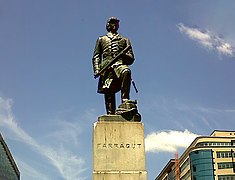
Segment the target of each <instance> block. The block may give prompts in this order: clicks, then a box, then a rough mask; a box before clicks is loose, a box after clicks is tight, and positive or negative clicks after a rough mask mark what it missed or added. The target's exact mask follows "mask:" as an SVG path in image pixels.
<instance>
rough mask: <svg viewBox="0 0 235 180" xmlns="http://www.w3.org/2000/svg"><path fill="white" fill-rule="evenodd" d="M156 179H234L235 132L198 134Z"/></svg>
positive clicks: (218, 131)
mask: <svg viewBox="0 0 235 180" xmlns="http://www.w3.org/2000/svg"><path fill="white" fill-rule="evenodd" d="M155 180H235V131H221V130H215V131H213V132H212V134H211V135H210V136H200V137H197V138H196V139H195V140H194V141H193V142H192V143H191V145H190V146H189V147H188V148H187V149H186V150H185V152H184V153H183V154H182V155H181V156H180V157H179V158H177V157H176V158H175V159H171V160H170V161H169V162H168V163H167V165H166V166H165V167H164V168H163V170H162V171H161V173H160V174H159V175H158V176H157V177H156V179H155Z"/></svg>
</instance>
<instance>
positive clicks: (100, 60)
mask: <svg viewBox="0 0 235 180" xmlns="http://www.w3.org/2000/svg"><path fill="white" fill-rule="evenodd" d="M128 45H131V43H130V40H129V39H128V38H126V37H123V36H121V35H120V34H118V33H117V34H112V33H110V32H109V33H108V34H106V35H104V36H100V37H99V38H98V40H97V41H96V45H95V49H94V54H93V58H92V62H93V70H94V73H96V72H97V71H99V70H101V69H102V68H103V67H104V66H105V65H106V64H107V63H108V62H109V61H111V60H112V59H113V58H114V57H115V56H116V55H117V54H119V53H120V52H121V51H122V50H123V49H125V48H126V47H127V46H128ZM133 62H134V54H133V50H132V48H130V50H129V51H128V52H127V53H126V54H124V55H122V56H121V57H120V59H118V61H117V62H116V63H114V64H113V65H112V66H111V67H110V68H108V69H107V70H106V71H105V72H104V73H103V74H102V75H100V78H99V83H98V93H103V94H104V93H116V92H118V91H120V81H119V78H120V76H121V73H122V72H123V71H124V70H129V67H128V66H129V65H131V64H132V63H133Z"/></svg>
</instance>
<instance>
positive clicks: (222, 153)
mask: <svg viewBox="0 0 235 180" xmlns="http://www.w3.org/2000/svg"><path fill="white" fill-rule="evenodd" d="M216 157H217V158H231V157H232V154H231V151H217V152H216ZM233 157H235V154H234V153H233Z"/></svg>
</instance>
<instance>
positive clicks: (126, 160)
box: [93, 116, 147, 180]
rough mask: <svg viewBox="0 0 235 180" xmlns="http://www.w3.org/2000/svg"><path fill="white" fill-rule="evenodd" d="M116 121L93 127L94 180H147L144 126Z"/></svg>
mask: <svg viewBox="0 0 235 180" xmlns="http://www.w3.org/2000/svg"><path fill="white" fill-rule="evenodd" d="M116 118H117V121H115V120H114V119H115V116H112V117H110V118H109V116H106V117H105V118H101V119H102V120H99V121H98V122H96V123H94V132H93V180H119V179H121V180H146V179H147V172H146V167H145V148H144V125H143V123H140V122H128V121H126V120H124V119H123V120H122V118H120V116H116ZM108 119H111V121H108Z"/></svg>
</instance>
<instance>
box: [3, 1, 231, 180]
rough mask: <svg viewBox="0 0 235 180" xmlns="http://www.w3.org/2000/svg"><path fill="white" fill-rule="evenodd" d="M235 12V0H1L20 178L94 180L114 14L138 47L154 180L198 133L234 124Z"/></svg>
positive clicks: (6, 97) (8, 136)
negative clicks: (96, 60) (101, 67)
mask: <svg viewBox="0 0 235 180" xmlns="http://www.w3.org/2000/svg"><path fill="white" fill-rule="evenodd" d="M234 9H235V1H234V0H224V1H221V0H206V1H205V0H197V1H194V0H178V1H173V0H136V1H131V0H129V1H124V0H120V1H114V0H98V1H92V0H86V1H85V0H84V1H81V0H67V1H63V0H47V1H46V0H41V1H35V0H34V1H32V0H21V1H16V0H11V1H9V0H0V22H1V23H0V39H1V40H0V132H1V134H2V135H3V137H4V139H5V141H6V142H7V144H8V146H9V148H10V150H11V152H12V154H13V156H14V158H15V160H16V162H17V165H18V167H19V169H20V171H21V178H22V179H23V180H31V179H35V180H54V179H56V180H64V179H66V180H74V179H91V178H92V130H93V123H94V122H96V121H97V117H98V116H100V115H102V114H104V113H105V110H104V102H103V96H102V95H99V94H97V93H96V90H97V80H94V78H93V71H92V63H91V58H92V54H93V49H94V45H95V42H96V39H97V38H98V36H100V35H103V34H105V33H106V30H105V24H106V20H107V19H108V18H109V17H110V16H117V17H118V18H119V19H120V29H119V32H120V34H122V35H124V36H126V37H128V38H129V39H130V40H131V42H132V46H133V50H134V54H135V59H136V61H135V63H134V64H133V65H132V66H131V69H132V74H133V79H134V80H135V82H136V84H137V87H138V90H139V93H138V94H136V93H135V92H134V89H133V88H132V91H131V99H137V100H138V108H139V112H140V113H141V115H142V121H143V123H144V125H145V136H146V164H147V171H148V179H154V178H155V177H156V176H157V175H158V173H159V172H160V171H161V169H162V168H163V167H164V166H165V164H166V163H167V162H168V160H169V159H170V158H174V153H175V152H176V151H177V152H179V154H180V153H182V152H183V151H184V149H185V148H186V147H187V146H188V145H189V144H190V142H192V140H193V139H194V138H195V137H196V136H198V135H210V134H211V132H212V131H213V130H215V129H222V130H234V125H235V123H234V117H235V96H234V92H235V78H234V77H235V71H234V67H235V48H234V47H235V34H234V32H235V23H234V18H235V11H234ZM116 97H117V100H118V102H120V94H117V96H116Z"/></svg>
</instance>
